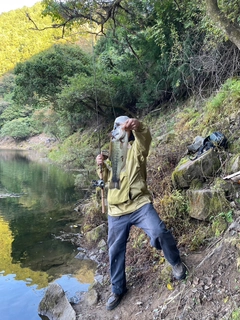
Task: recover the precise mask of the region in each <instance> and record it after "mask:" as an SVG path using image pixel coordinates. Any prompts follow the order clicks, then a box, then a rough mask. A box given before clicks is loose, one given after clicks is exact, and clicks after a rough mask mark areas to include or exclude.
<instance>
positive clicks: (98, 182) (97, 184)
mask: <svg viewBox="0 0 240 320" xmlns="http://www.w3.org/2000/svg"><path fill="white" fill-rule="evenodd" d="M90 11H91V9H90ZM90 20H91V23H90V25H91V29H92V61H93V74H94V83H93V89H94V90H93V91H94V100H95V109H96V115H97V128H98V147H99V150H100V154H102V155H103V156H104V157H105V154H104V151H101V136H100V130H99V111H98V99H97V89H96V88H97V86H96V82H97V80H96V61H95V51H94V41H93V22H92V14H91V19H90ZM99 167H100V174H99V178H100V180H93V181H92V185H93V186H94V187H99V188H101V202H102V213H103V214H105V195H104V188H105V182H104V180H103V165H102V164H101V165H100V166H99Z"/></svg>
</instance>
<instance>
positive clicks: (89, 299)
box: [84, 289, 99, 306]
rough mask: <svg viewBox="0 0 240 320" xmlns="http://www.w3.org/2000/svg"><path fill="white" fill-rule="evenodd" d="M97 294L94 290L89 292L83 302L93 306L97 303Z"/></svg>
mask: <svg viewBox="0 0 240 320" xmlns="http://www.w3.org/2000/svg"><path fill="white" fill-rule="evenodd" d="M98 298H99V296H98V293H97V291H96V290H95V289H91V290H89V291H88V292H87V293H86V294H85V297H84V300H85V301H86V303H87V304H88V305H89V306H94V305H96V304H97V303H98Z"/></svg>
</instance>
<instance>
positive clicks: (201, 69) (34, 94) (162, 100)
mask: <svg viewBox="0 0 240 320" xmlns="http://www.w3.org/2000/svg"><path fill="white" fill-rule="evenodd" d="M87 4H88V5H86V2H82V1H64V3H63V2H61V1H57V0H44V1H42V2H41V3H37V4H36V5H35V6H33V7H32V8H30V9H26V10H24V11H26V12H27V14H26V12H23V11H22V10H16V11H11V12H9V13H6V14H2V15H0V26H2V29H3V30H4V31H5V32H4V33H3V34H2V35H1V37H2V38H1V41H2V43H3V46H2V50H1V53H0V56H1V62H2V64H1V65H2V70H0V72H1V74H2V78H1V79H0V135H1V137H6V136H10V137H13V138H14V139H16V140H18V141H19V140H23V139H27V138H29V137H31V136H33V135H36V134H38V133H46V134H47V135H49V136H50V137H51V136H52V137H54V139H55V140H57V141H58V142H59V143H58V145H57V146H55V147H53V148H51V149H49V151H48V157H49V158H50V159H51V160H52V161H53V162H56V163H58V164H60V165H62V166H64V167H67V168H75V169H78V170H80V172H79V174H78V175H77V176H76V184H77V185H80V186H81V187H83V186H85V181H86V180H89V179H90V177H91V176H92V174H94V172H95V156H96V155H97V153H98V152H99V149H100V148H101V149H108V135H107V133H108V132H109V131H110V130H111V123H112V120H113V119H114V118H115V117H116V116H117V115H120V114H127V115H129V116H133V117H139V118H141V119H144V120H146V122H147V124H148V125H149V126H150V127H151V129H152V132H153V143H152V150H151V156H150V159H149V160H150V164H149V172H148V175H149V177H150V181H151V183H150V189H151V190H153V193H154V195H155V205H156V207H157V208H158V210H159V212H161V213H162V215H163V218H164V219H165V221H166V223H167V224H169V225H172V224H174V225H176V226H178V227H179V228H176V229H175V230H174V233H175V234H176V236H177V237H178V238H179V239H180V242H181V243H183V244H186V243H191V248H193V249H196V248H197V247H198V246H201V245H202V244H204V241H205V238H206V234H208V236H213V234H214V235H216V234H220V233H221V230H220V229H219V227H218V223H217V218H214V219H213V222H212V223H214V224H215V226H216V225H217V227H216V228H215V229H214V227H213V229H211V230H210V229H208V230H206V229H205V228H206V226H204V225H199V226H197V227H195V228H193V227H192V226H191V222H190V220H189V218H188V214H187V213H188V210H189V207H188V206H189V205H188V203H187V201H186V197H185V194H184V192H180V191H176V190H174V189H173V186H172V183H171V172H172V171H173V170H174V168H176V166H177V165H178V164H179V163H181V162H180V160H181V159H182V161H187V159H186V158H184V156H183V155H184V152H185V148H186V145H187V144H190V143H191V142H192V139H193V138H194V136H196V135H202V136H206V135H208V134H209V133H210V131H212V130H216V129H218V130H220V131H222V132H223V133H226V135H227V136H228V132H226V130H227V128H228V124H229V122H228V121H232V120H229V119H228V120H227V117H228V116H229V115H231V117H232V119H234V115H236V114H238V109H239V101H240V100H239V92H240V90H239V89H240V80H239V64H238V61H239V58H240V51H239V48H240V46H239V43H238V37H235V38H233V37H232V33H229V29H228V28H226V27H225V26H224V21H228V26H229V28H235V29H234V30H235V31H236V33H234V34H238V33H237V31H239V28H240V26H239V14H240V12H239V6H237V5H236V4H237V2H236V0H231V1H228V2H227V4H226V1H225V0H221V1H218V5H217V7H215V13H216V12H218V13H219V11H220V13H221V14H220V15H218V17H223V16H224V17H225V20H222V24H219V23H217V22H216V19H215V16H216V15H215V14H214V12H213V7H212V6H211V5H212V1H210V0H209V1H207V2H206V1H201V2H199V3H196V1H192V0H184V1H173V0H163V1H161V2H159V1H155V0H146V1H137V0H134V1H129V0H121V1H114V2H110V3H107V4H105V3H103V2H102V1H101V2H100V1H94V3H93V2H88V3H87ZM218 22H219V21H218ZM233 23H234V25H233ZM219 26H220V27H219ZM232 30H233V29H232ZM13 33H14V34H15V35H16V37H15V38H14V39H13V37H12V34H13ZM4 35H7V36H6V37H4ZM239 38H240V36H239ZM33 44H34V45H33ZM161 142H164V145H165V146H166V147H165V149H164V148H162V147H161ZM238 145H239V140H238V134H237V133H235V132H233V133H232V136H231V146H230V148H235V147H237V146H238ZM194 183H195V182H193V184H194ZM195 184H196V186H197V182H196V183H195ZM196 186H195V187H196ZM160 195H161V200H160V199H159V197H160ZM96 210H98V208H97V207H95V208H94V212H95V211H96ZM219 218H220V217H219ZM221 219H223V220H224V221H225V222H226V223H228V221H227V220H226V219H225V216H221ZM90 222H91V221H90ZM183 222H184V223H183ZM91 224H92V222H91V223H89V225H91ZM183 225H184V226H183ZM184 228H185V229H184ZM187 229H188V231H189V236H188V237H187V238H186V235H185V234H186V233H185V231H186V230H187ZM196 230H197V232H196ZM193 234H194V237H193ZM133 237H134V236H133ZM190 238H191V240H190ZM133 240H134V243H135V244H136V246H135V249H136V250H138V249H139V246H141V245H146V244H145V240H143V242H142V236H141V234H140V235H139V234H136V235H135V237H134V239H133Z"/></svg>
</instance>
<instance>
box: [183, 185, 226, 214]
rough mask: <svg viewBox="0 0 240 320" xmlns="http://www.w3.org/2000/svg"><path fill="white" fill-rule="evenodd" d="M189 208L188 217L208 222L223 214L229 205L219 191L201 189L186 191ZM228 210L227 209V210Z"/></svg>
mask: <svg viewBox="0 0 240 320" xmlns="http://www.w3.org/2000/svg"><path fill="white" fill-rule="evenodd" d="M187 196H188V199H189V206H190V212H189V214H190V216H191V217H192V218H195V219H198V220H208V218H209V217H210V216H214V215H216V214H218V213H220V212H224V211H225V210H226V208H227V206H228V205H229V204H228V203H227V201H226V198H225V196H224V194H223V192H221V191H217V190H211V189H203V190H191V189H189V190H188V191H187ZM228 209H229V208H228Z"/></svg>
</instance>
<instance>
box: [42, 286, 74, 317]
mask: <svg viewBox="0 0 240 320" xmlns="http://www.w3.org/2000/svg"><path fill="white" fill-rule="evenodd" d="M38 314H39V316H40V317H41V316H43V318H42V317H41V318H42V319H46V317H47V319H49V320H76V313H75V311H74V310H73V308H72V306H71V304H70V303H69V301H68V299H67V297H66V295H65V292H64V291H63V289H62V287H61V286H60V285H59V284H57V283H52V284H50V286H49V287H48V289H47V291H46V293H45V296H44V297H43V299H42V300H41V302H40V304H39V307H38Z"/></svg>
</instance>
